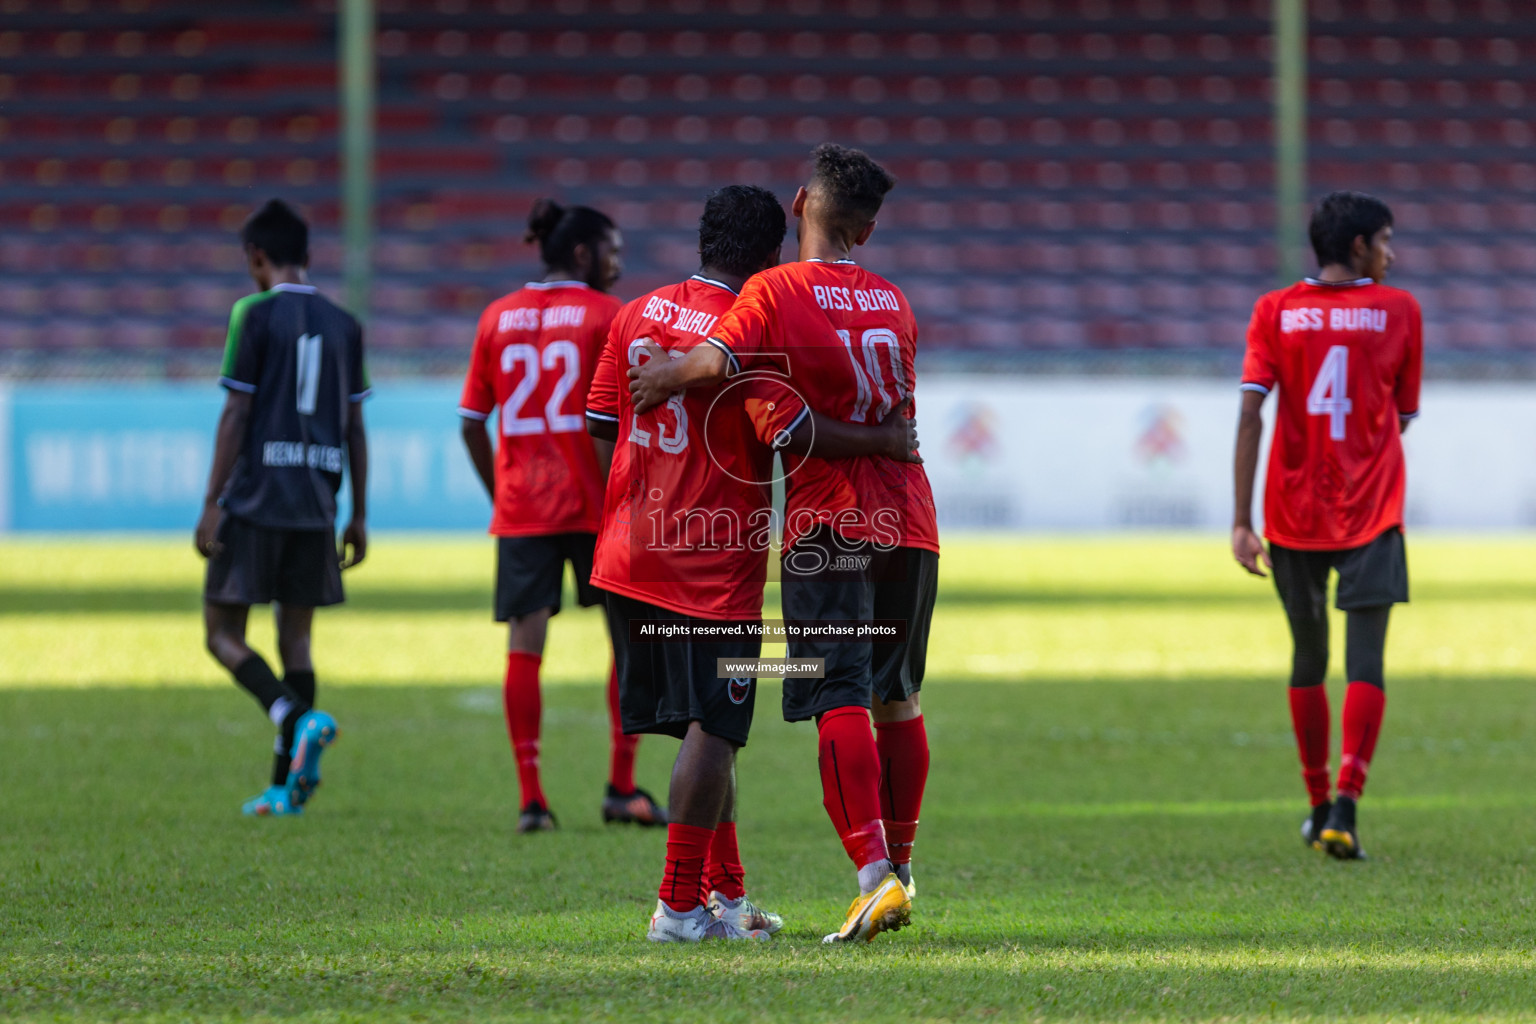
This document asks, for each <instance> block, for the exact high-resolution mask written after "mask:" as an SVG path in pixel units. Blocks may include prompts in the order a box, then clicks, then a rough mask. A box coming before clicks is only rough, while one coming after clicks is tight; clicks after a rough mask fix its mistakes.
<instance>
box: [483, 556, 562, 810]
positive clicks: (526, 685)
mask: <svg viewBox="0 0 1536 1024" xmlns="http://www.w3.org/2000/svg"><path fill="white" fill-rule="evenodd" d="M564 570H565V559H564V558H563V556H562V553H561V549H560V545H559V543H558V542H557V540H556V539H555V538H554V537H499V538H497V546H496V621H498V622H505V623H506V624H507V662H506V674H505V675H504V676H503V679H502V689H501V696H502V710H503V712H504V713H505V715H506V721H507V736H508V738H509V739H510V740H511V743H512V756H513V758H514V759H515V761H516V763H517V782H518V789H519V792H520V800H519V804H518V806H519V807H520V808H521V813H520V814H519V816H518V823H517V830H518V831H519V832H542V831H548V830H549V829H552V828H554V827H555V817H554V815H553V814H551V813H550V811H549V801H548V800H547V799H546V798H545V796H544V787H543V784H542V782H541V780H540V777H539V740H540V727H541V723H542V718H543V712H544V708H543V700H542V697H541V694H540V687H539V675H540V672H541V670H542V668H543V664H544V639H545V636H546V635H547V633H548V630H549V619H550V616H552V615H554V614H555V613H557V612H558V611H559V610H560V584H561V581H562V574H563V573H564Z"/></svg>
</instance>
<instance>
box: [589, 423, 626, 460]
mask: <svg viewBox="0 0 1536 1024" xmlns="http://www.w3.org/2000/svg"><path fill="white" fill-rule="evenodd" d="M587 435H588V436H589V437H591V438H592V439H593V440H594V441H607V442H608V458H609V459H610V460H611V459H612V458H613V446H614V445H615V444H616V443H618V440H619V421H618V420H600V419H597V418H595V417H592V416H588V417H587Z"/></svg>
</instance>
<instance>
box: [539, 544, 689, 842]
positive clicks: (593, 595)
mask: <svg viewBox="0 0 1536 1024" xmlns="http://www.w3.org/2000/svg"><path fill="white" fill-rule="evenodd" d="M561 542H562V544H563V545H564V550H565V553H566V557H567V558H568V559H569V560H570V563H571V572H572V574H573V575H574V576H575V578H576V602H577V603H578V604H580V605H581V606H582V607H583V608H591V607H594V606H600V605H602V604H603V594H602V591H600V590H598V589H597V588H596V587H594V586H592V582H591V580H592V555H593V551H594V550H595V548H596V546H597V536H596V535H595V534H590V533H569V534H564V535H563V536H562V537H561ZM639 749H640V737H639V736H631V735H627V734H626V733H625V732H624V723H623V716H622V715H621V714H620V711H619V670H618V663H617V661H616V660H615V661H614V662H611V663H610V664H609V668H608V787H607V789H606V790H605V791H604V793H603V803H602V815H603V821H604V822H618V823H621V824H622V823H633V824H636V825H645V826H652V825H665V824H666V823H667V809H666V808H665V807H663V806H661V805H660V804H659V803H657V802H656V798H655V797H653V796H652V795H651V794H650V793H648V792H646V791H645V790H643V789H641V788H640V787H639V786H637V785H636V784H635V754H636V752H637V751H638V750H639Z"/></svg>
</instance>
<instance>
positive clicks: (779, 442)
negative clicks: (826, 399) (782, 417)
mask: <svg viewBox="0 0 1536 1024" xmlns="http://www.w3.org/2000/svg"><path fill="white" fill-rule="evenodd" d="M810 415H811V407H810V406H808V405H807V406H802V407H801V409H800V415H798V416H796V417H795V418H794V420H793V421H791V423H790V424H789V426H787V427H785V428H784V429H783V430H781V431H779V432H778V433H777V434H774V435H773V444H772V445H770V446H769V447H771V448H772V449H773V450H774V451H778V450H779V449H780V448H783V447H786V446H787V445H788V444H789V442H790V440H791V439H792V438H793V436H794V433H795V431H796V430H799V429H800V424H802V423H804V422H805V420H806V418H807V417H808V416H810Z"/></svg>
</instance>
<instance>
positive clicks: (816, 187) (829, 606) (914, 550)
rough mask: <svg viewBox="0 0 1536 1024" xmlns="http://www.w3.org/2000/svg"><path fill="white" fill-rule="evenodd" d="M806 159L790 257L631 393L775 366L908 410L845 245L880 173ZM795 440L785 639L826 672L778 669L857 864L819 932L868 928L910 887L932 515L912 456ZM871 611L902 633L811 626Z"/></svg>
mask: <svg viewBox="0 0 1536 1024" xmlns="http://www.w3.org/2000/svg"><path fill="white" fill-rule="evenodd" d="M811 160H812V174H811V180H810V181H809V182H808V183H807V184H806V185H805V186H804V187H802V188H801V189H800V190H799V192H798V193H797V194H796V195H795V199H794V203H793V204H792V207H791V208H792V210H793V212H794V214H795V217H796V218H797V221H798V223H797V225H796V231H797V236H798V240H799V257H800V258H799V260H797V261H795V262H793V263H786V264H782V265H780V266H778V267H775V268H773V269H771V270H766V271H764V272H762V273H760V274H758V275H756V276H755V277H753V278H752V279H751V280H749V281H748V282H747V284H746V285H745V287H743V288H742V291H741V298H740V299H738V300H737V302H736V304H735V305H734V306H732V307H731V310H730V312H729V313H727V314H726V315H725V316H724V317H722V318H721V321H720V324H719V326H717V327H715V328H714V329H712V330H711V331H710V336H709V345H707V346H706V345H700V346H697V347H695V348H694V349H693V350H692V351H690V352H689V353H688V355H687V356H686V357H684V358H682V359H679V360H673V361H671V362H670V363H665V362H663V361H660V360H652V361H650V362H649V363H646V364H644V365H643V366H639V367H636V368H634V369H632V370H631V371H630V377H631V393H632V395H633V396H634V397H635V404H636V408H637V409H641V410H642V411H643V410H644V409H645V408H648V407H649V406H650V405H653V404H656V403H659V402H661V401H664V400H666V398H667V395H668V394H670V393H671V392H672V391H673V390H676V389H678V388H686V387H694V386H704V385H708V384H713V383H717V382H718V381H720V380H721V379H724V378H725V376H726V372H727V370H731V371H734V372H741V373H750V372H755V371H758V370H760V369H765V368H769V367H775V368H779V369H781V370H782V372H784V373H786V374H787V375H788V382H789V384H790V385H791V386H793V387H794V388H795V389H796V391H797V392H798V393H799V394H800V395H802V396H803V400H804V402H805V403H806V404H807V405H808V406H810V407H811V409H812V410H813V411H814V412H816V413H818V414H820V415H822V416H823V417H824V418H825V419H826V420H828V421H832V422H841V423H842V424H844V425H845V426H852V425H856V424H866V425H867V424H869V423H871V422H877V421H883V420H884V419H886V418H887V417H892V416H902V417H908V416H911V415H912V414H913V401H914V398H913V394H914V391H915V389H916V366H915V353H916V347H917V322H916V320H915V318H914V317H913V315H912V308H911V306H910V305H909V304H908V303H907V300H906V297H905V296H904V295H902V293H901V290H900V289H899V288H897V287H896V286H895V285H894V284H892V283H891V282H889V281H887V280H885V279H884V278H883V277H880V276H879V275H877V274H874V273H872V272H870V271H868V270H866V269H864V268H863V267H861V266H859V265H858V264H857V263H855V262H854V260H853V259H852V253H853V250H854V249H855V248H856V247H858V246H861V245H863V244H864V243H865V242H866V241H868V240H869V238H870V235H871V234H872V233H873V231H874V230H875V221H876V217H877V216H878V215H879V212H880V209H881V206H882V204H883V202H884V200H885V195H886V193H887V192H889V191H890V190H891V188H893V187H894V186H895V179H894V178H892V177H891V176H890V174H889V173H888V172H886V170H885V169H884V168H882V167H881V166H880V165H879V164H877V163H875V161H874V160H872V159H870V157H869V156H868V154H866V153H863V152H860V151H859V150H856V149H849V148H847V147H844V146H838V145H835V144H833V143H825V144H823V145H821V146H819V147H817V148H816V150H815V151H814V152H813V153H812V155H811ZM787 451H788V452H789V453H790V454H791V456H794V455H795V453H794V451H793V449H787ZM802 454H804V455H806V456H808V457H804V458H800V457H790V458H786V460H785V476H786V479H785V499H784V548H783V555H782V557H781V559H780V567H781V570H782V581H783V585H782V598H783V609H784V618H785V620H786V621H787V622H790V623H792V624H794V625H796V626H797V627H802V628H804V629H806V630H807V631H808V632H807V634H806V635H802V636H800V637H796V638H791V640H790V642H789V654H790V657H792V658H810V659H816V660H819V661H820V662H821V663H822V665H823V667H824V669H825V672H824V676H823V677H822V678H795V677H793V676H791V677H790V678H787V679H785V681H784V696H783V710H784V718H785V719H786V720H787V721H791V722H800V721H807V720H814V721H815V722H816V729H817V738H818V744H817V746H818V754H819V757H818V764H819V768H820V774H821V782H822V804H823V806H824V807H825V808H826V811H827V815H828V817H829V818H830V819H831V821H832V824H833V827H834V828H835V829H836V830H837V834H838V838H839V839H840V841H841V842H842V844H843V849H844V850H845V851H846V852H847V854H848V857H849V859H850V860H851V861H852V862H853V865H854V868H855V869H856V873H857V878H858V885H859V895H858V897H856V898H855V899H854V901H853V902H852V903H851V904H850V905H849V909H848V913H847V914H846V915H845V918H844V921H843V925H842V927H841V928H839V929H838V930H837V931H835V932H833V933H831V934H829V935H828V936H826V939H825V941H828V942H846V941H851V940H859V941H867V940H869V939H870V938H872V937H873V936H874V935H876V934H878V933H879V932H881V931H887V930H895V929H897V928H901V927H904V926H905V925H906V924H907V923H908V921H909V920H910V916H911V909H912V898H913V895H914V894H915V891H916V886H915V884H914V883H913V881H912V864H911V854H912V846H913V843H914V841H915V840H916V838H917V826H918V812H919V811H920V810H921V807H922V799H923V791H924V787H925V786H926V784H927V778H928V767H929V753H928V735H927V727H926V726H925V724H924V722H923V713H922V708H921V705H920V701H919V691H920V689H921V687H922V682H923V675H924V670H925V666H926V657H927V646H928V633H929V627H930V624H931V621H932V618H933V608H934V600H935V595H936V593H937V586H938V562H939V537H938V526H937V522H936V519H935V513H934V505H933V492H932V490H931V488H930V487H929V484H928V478H927V476H926V475H925V473H924V471H923V467H922V465H921V462H920V460H915V459H913V460H908V459H897V458H891V457H889V456H884V455H877V454H867V455H863V456H859V457H853V458H846V457H839V456H837V455H834V454H832V453H831V452H830V451H828V450H826V449H824V448H823V447H822V446H819V445H818V446H816V447H815V448H812V449H810V450H809V451H807V452H805V453H802ZM875 620H878V621H879V624H880V625H881V626H882V627H890V628H892V629H893V630H894V629H895V626H894V625H893V624H895V623H900V624H901V626H902V627H903V630H902V632H903V633H904V635H901V636H899V638H898V639H895V640H892V641H874V640H869V641H860V642H852V643H845V642H841V641H842V639H844V638H839V637H833V636H829V635H828V634H825V633H819V632H818V631H820V630H824V629H828V628H835V624H843V625H846V624H847V623H850V622H858V623H873V622H874V621H875ZM871 716H873V720H874V727H873V730H871Z"/></svg>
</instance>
